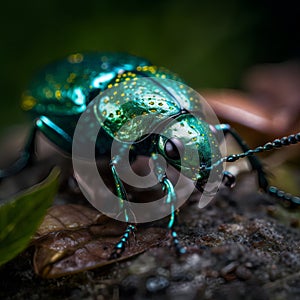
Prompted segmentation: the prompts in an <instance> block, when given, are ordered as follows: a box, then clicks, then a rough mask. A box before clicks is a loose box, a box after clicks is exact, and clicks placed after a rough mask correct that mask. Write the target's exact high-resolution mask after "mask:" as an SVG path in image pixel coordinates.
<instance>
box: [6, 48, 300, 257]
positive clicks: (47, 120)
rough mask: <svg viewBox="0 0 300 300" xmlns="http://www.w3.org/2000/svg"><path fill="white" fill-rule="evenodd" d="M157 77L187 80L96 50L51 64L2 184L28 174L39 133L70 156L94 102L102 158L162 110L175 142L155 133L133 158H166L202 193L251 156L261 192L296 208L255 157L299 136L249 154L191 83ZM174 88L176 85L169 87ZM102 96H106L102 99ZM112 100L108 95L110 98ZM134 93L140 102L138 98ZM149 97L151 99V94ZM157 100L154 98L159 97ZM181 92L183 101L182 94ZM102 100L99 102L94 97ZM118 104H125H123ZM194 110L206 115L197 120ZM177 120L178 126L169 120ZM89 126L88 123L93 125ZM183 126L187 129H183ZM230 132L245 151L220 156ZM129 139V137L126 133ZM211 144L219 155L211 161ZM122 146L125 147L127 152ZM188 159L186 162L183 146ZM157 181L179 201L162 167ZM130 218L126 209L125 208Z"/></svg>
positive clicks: (33, 95)
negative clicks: (227, 166) (209, 115)
mask: <svg viewBox="0 0 300 300" xmlns="http://www.w3.org/2000/svg"><path fill="white" fill-rule="evenodd" d="M145 77H146V78H150V81H149V82H150V83H149V84H148V85H147V86H144V85H143V84H142V85H141V86H140V88H141V87H142V90H141V91H140V93H139V94H137V93H133V94H132V91H134V90H135V89H136V87H135V85H136V84H137V85H138V82H139V81H138V79H139V78H145ZM159 79H169V80H170V81H167V82H173V81H174V82H177V83H178V82H179V83H180V82H182V80H181V79H180V78H179V77H178V76H177V75H175V74H173V73H171V72H170V71H168V70H166V69H164V68H158V67H156V66H153V65H152V64H151V63H150V62H149V61H148V60H146V59H143V58H138V57H135V56H132V55H128V54H121V53H90V54H81V53H77V54H73V55H70V56H68V57H67V58H66V59H64V60H62V61H58V62H57V63H56V64H53V65H50V66H49V67H47V68H45V69H44V70H43V71H42V72H40V73H39V74H38V75H37V76H36V77H35V78H34V80H33V81H32V84H31V86H30V87H29V89H28V90H27V91H26V92H25V93H24V95H23V99H22V108H23V110H25V111H27V112H29V114H30V115H31V117H32V119H34V120H35V121H34V126H33V129H32V131H31V134H30V136H29V138H28V141H27V143H26V145H25V147H24V149H23V151H22V153H21V156H20V158H19V159H18V160H17V161H16V162H15V163H14V164H13V165H11V167H9V168H7V169H4V170H0V179H1V178H5V177H8V176H10V175H13V174H15V173H17V172H18V171H20V170H22V169H23V168H24V167H25V166H26V165H28V163H30V161H31V160H32V157H33V153H34V151H33V150H34V145H35V135H36V132H37V131H40V132H42V133H43V134H44V135H45V136H46V137H47V138H48V139H49V140H50V141H52V142H53V143H54V144H55V145H57V146H58V147H59V148H60V149H61V150H63V151H65V152H67V153H69V154H71V153H72V139H73V135H74V131H75V128H76V126H77V122H78V120H79V118H80V116H81V114H82V113H83V112H85V110H86V109H87V107H88V105H89V103H90V102H91V101H92V100H93V99H96V100H95V101H94V103H93V109H94V114H95V116H96V118H97V119H98V120H99V122H101V123H102V128H101V132H100V139H99V142H98V143H97V154H98V155H99V156H100V155H108V154H109V151H110V148H111V144H112V141H113V140H114V139H117V140H118V141H119V142H120V144H121V145H122V142H124V141H126V139H127V138H128V139H130V138H131V134H130V132H125V133H124V132H121V133H122V134H121V133H120V132H119V130H120V128H121V127H122V125H124V124H125V123H126V122H127V121H128V120H129V119H130V118H132V117H133V116H136V115H139V116H143V115H151V114H152V113H153V114H156V113H159V115H160V116H163V118H162V119H161V120H159V121H157V124H156V125H157V126H161V130H162V131H169V132H170V133H171V134H172V137H171V138H166V136H164V135H163V134H162V135H160V134H150V135H147V137H145V138H143V139H140V140H136V141H135V143H134V150H133V151H132V153H131V154H132V160H134V159H135V158H136V157H137V156H138V155H140V154H142V155H146V156H153V155H155V154H160V155H162V156H163V157H164V158H165V160H166V161H167V163H168V164H170V165H171V166H173V167H174V168H175V169H178V170H180V171H181V172H183V174H184V175H186V176H187V177H189V178H191V179H193V180H194V181H196V182H197V184H196V186H197V187H198V189H200V190H201V189H202V188H203V186H204V185H205V182H206V180H207V178H208V176H209V173H210V171H211V170H212V169H216V171H217V173H218V172H219V175H220V176H223V180H224V183H225V185H227V186H233V184H234V176H233V175H232V174H230V173H229V172H227V171H225V172H222V168H221V166H222V163H223V162H234V161H236V160H238V159H240V158H243V157H248V159H249V162H250V164H251V167H252V169H253V170H256V171H257V173H258V184H259V187H260V188H261V189H262V190H264V191H265V192H267V193H270V194H272V195H274V196H277V197H279V198H283V199H286V200H288V201H290V202H291V203H293V204H300V199H299V198H298V197H294V196H291V195H289V194H285V193H283V192H282V191H279V190H278V189H276V188H274V187H270V186H269V183H268V180H267V178H266V176H265V173H264V170H263V167H262V164H261V162H260V161H259V159H258V158H257V157H256V156H255V154H256V153H259V152H263V151H268V150H272V149H275V148H280V147H281V146H286V145H290V144H295V143H297V142H299V141H300V133H298V134H295V135H291V136H289V137H288V138H286V137H284V138H281V139H276V140H274V141H273V142H271V143H267V144H265V145H264V146H262V147H257V148H256V149H254V150H251V149H249V147H248V146H247V145H246V143H245V142H244V141H243V140H242V138H241V137H240V136H239V135H238V134H237V133H236V132H235V131H234V130H233V129H232V128H231V127H230V126H229V125H228V124H218V125H211V124H208V123H207V121H206V119H205V116H203V115H201V110H202V107H201V103H200V102H199V101H197V99H195V97H194V96H195V95H194V94H193V90H192V89H189V88H187V87H186V86H185V85H183V84H182V85H180V84H179V85H178V84H177V85H176V86H175V85H174V87H173V89H170V87H169V86H168V85H166V84H164V83H161V81H159ZM121 84H123V85H127V86H128V87H129V88H128V89H127V90H128V91H129V92H128V93H127V94H126V91H125V93H123V95H122V94H121V95H115V94H111V95H110V94H109V89H112V88H113V87H116V86H118V85H121ZM171 85H172V83H171ZM104 91H108V93H105V94H104V95H105V96H102V93H103V92H104ZM107 94H108V95H110V97H109V96H107ZM133 95H134V97H133ZM149 95H150V96H149ZM153 95H154V96H153ZM178 95H179V96H178ZM95 97H96V98H95ZM120 99H125V100H124V101H120ZM192 112H198V113H200V115H201V117H199V118H197V117H195V116H194V115H193V114H192ZM170 120H175V121H176V124H175V125H174V123H172V122H169V121H170ZM87 122H88V121H87ZM178 123H179V124H180V126H181V127H182V128H183V130H177V128H176V126H178ZM220 132H222V133H224V134H225V135H227V134H230V135H232V136H233V138H234V139H235V140H236V141H237V142H238V144H239V145H240V146H241V148H242V150H243V153H240V154H235V155H229V156H225V157H222V155H221V152H220V151H219V149H218V148H217V145H218V138H219V134H218V133H220ZM126 134H128V137H127V136H126ZM190 144H192V145H193V146H194V147H196V149H197V151H198V159H199V160H200V164H198V165H195V161H194V160H193V159H191V157H189V155H188V153H189V152H188V150H189V145H190ZM212 144H214V145H216V146H215V147H216V149H214V150H213V151H214V158H212V154H211V153H212V149H211V148H212V146H211V145H212ZM121 148H122V147H121ZM183 148H186V149H185V150H187V151H185V152H184V153H185V155H186V156H187V157H181V154H182V149H183ZM121 158H122V155H121V153H120V155H119V156H117V157H113V158H112V159H111V163H110V168H111V172H112V175H113V178H114V181H115V186H116V192H117V195H118V197H119V198H120V203H122V202H123V201H126V200H127V196H126V191H125V189H124V186H123V184H122V181H121V179H120V177H119V175H118V172H117V170H116V168H115V166H116V164H117V163H118V160H119V159H121ZM181 159H185V160H186V161H188V167H186V168H183V169H182V166H181V161H182V160H181ZM157 176H158V180H159V182H160V183H161V185H162V188H163V189H164V190H165V191H166V193H167V196H168V197H167V199H169V201H170V202H175V201H176V194H175V191H174V188H173V185H172V182H171V181H170V180H169V179H168V177H167V176H166V174H165V173H164V170H162V171H160V172H158V174H157ZM123 213H124V215H125V219H126V216H127V214H128V213H129V212H128V211H126V210H124V212H123ZM175 216H176V215H175V210H174V205H171V210H170V221H169V224H168V228H169V230H170V233H171V237H172V241H173V245H174V247H175V250H176V252H177V253H179V254H180V253H184V252H185V248H183V247H182V246H181V245H180V243H179V241H178V238H177V233H176V231H175V230H174V224H175ZM134 230H135V224H129V225H128V227H127V229H126V231H125V233H124V235H123V236H122V237H121V239H120V241H119V242H118V243H117V244H116V245H115V248H114V251H113V253H112V254H111V258H114V257H118V256H120V255H121V253H122V252H123V251H124V249H125V246H126V243H127V241H128V238H129V235H130V234H131V233H132V232H133V231H134Z"/></svg>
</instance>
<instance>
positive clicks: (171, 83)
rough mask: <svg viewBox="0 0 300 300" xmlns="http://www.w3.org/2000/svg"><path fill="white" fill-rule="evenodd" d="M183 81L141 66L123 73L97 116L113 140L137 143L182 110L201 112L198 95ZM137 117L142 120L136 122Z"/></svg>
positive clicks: (97, 107) (106, 94) (107, 92)
mask: <svg viewBox="0 0 300 300" xmlns="http://www.w3.org/2000/svg"><path fill="white" fill-rule="evenodd" d="M180 82H182V80H181V79H180V78H179V77H177V76H176V75H175V74H173V73H171V72H169V71H167V70H166V69H164V68H158V67H155V66H144V67H140V66H139V67H137V69H136V70H135V71H131V72H126V73H123V74H119V75H118V76H117V78H116V79H115V80H114V82H113V83H111V84H109V85H108V89H107V90H105V91H104V92H103V93H102V94H100V95H99V98H98V99H96V101H95V106H94V112H95V115H96V116H97V119H98V120H99V122H100V123H102V124H103V127H104V128H105V131H106V132H107V133H108V134H110V136H111V137H113V138H115V139H117V140H118V141H121V142H133V141H135V140H136V139H137V138H138V137H141V136H142V135H143V134H147V133H149V132H151V130H153V129H154V128H155V127H156V126H157V125H158V124H159V123H161V122H162V121H164V120H166V119H167V118H168V117H171V116H174V115H176V114H179V113H180V112H181V110H182V109H186V110H189V111H200V110H201V105H200V101H197V100H199V99H197V95H195V92H194V91H193V90H192V89H191V88H188V87H187V86H186V85H184V84H180ZM147 116H151V117H152V118H147ZM136 117H141V118H140V120H139V119H136V120H135V118H136ZM124 125H125V126H124ZM123 126H124V127H123ZM122 127H123V128H122Z"/></svg>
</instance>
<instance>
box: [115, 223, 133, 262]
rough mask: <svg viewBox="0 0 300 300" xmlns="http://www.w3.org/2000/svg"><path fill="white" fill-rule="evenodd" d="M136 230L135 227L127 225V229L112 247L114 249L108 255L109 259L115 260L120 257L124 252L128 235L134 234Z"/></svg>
mask: <svg viewBox="0 0 300 300" xmlns="http://www.w3.org/2000/svg"><path fill="white" fill-rule="evenodd" d="M135 230H136V226H135V225H132V224H129V225H127V228H126V230H125V232H124V234H123V235H122V237H121V238H120V240H119V242H118V243H117V244H116V245H115V246H114V249H113V251H112V253H111V254H110V257H109V259H117V258H118V257H120V256H121V254H122V253H123V252H124V250H125V248H126V244H127V243H128V241H129V237H130V234H134V231H135Z"/></svg>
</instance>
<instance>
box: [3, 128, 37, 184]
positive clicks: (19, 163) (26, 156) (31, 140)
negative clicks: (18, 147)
mask: <svg viewBox="0 0 300 300" xmlns="http://www.w3.org/2000/svg"><path fill="white" fill-rule="evenodd" d="M36 132H37V127H36V126H34V127H33V128H32V129H31V131H30V133H29V136H28V138H27V142H26V145H25V147H24V149H23V150H22V152H21V155H20V157H19V158H18V159H17V160H16V161H15V162H14V163H13V164H12V165H11V166H9V167H8V168H6V169H2V170H0V180H1V179H4V178H6V177H9V176H12V175H14V174H16V173H18V172H20V171H21V170H23V169H24V168H25V167H26V166H27V165H28V164H29V163H30V162H31V160H32V157H33V155H34V152H35V136H36Z"/></svg>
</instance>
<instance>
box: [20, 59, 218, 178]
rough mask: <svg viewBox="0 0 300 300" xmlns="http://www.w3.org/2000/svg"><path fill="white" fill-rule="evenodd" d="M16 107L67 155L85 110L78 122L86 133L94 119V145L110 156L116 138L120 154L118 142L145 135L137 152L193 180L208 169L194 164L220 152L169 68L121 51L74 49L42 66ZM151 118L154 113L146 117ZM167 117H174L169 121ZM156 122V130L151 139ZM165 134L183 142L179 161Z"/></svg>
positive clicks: (189, 93)
mask: <svg viewBox="0 0 300 300" xmlns="http://www.w3.org/2000/svg"><path fill="white" fill-rule="evenodd" d="M93 99H94V102H93V104H92V106H90V107H89V108H88V109H87V105H88V104H89V102H90V101H91V100H93ZM22 108H23V109H24V110H26V111H28V112H29V113H30V114H31V115H32V116H33V118H39V121H38V123H37V126H38V127H39V129H40V130H41V131H42V132H43V133H44V134H45V135H46V137H47V138H49V139H50V140H51V141H52V142H54V143H55V144H56V145H58V146H59V147H60V148H61V149H62V150H65V151H67V152H69V153H71V151H72V150H71V149H72V138H73V134H74V131H75V128H76V126H77V122H78V119H79V117H80V115H81V114H82V113H83V112H84V111H87V112H89V114H90V112H91V114H90V115H89V116H88V117H86V119H85V120H84V122H83V125H84V126H85V127H84V128H86V129H87V133H86V134H87V138H89V137H88V136H89V130H90V131H91V133H90V136H91V137H92V135H93V133H92V132H93V130H92V128H96V126H95V125H96V124H94V122H99V123H100V124H101V126H102V128H101V131H100V133H99V139H98V141H97V146H96V148H97V151H96V153H98V154H107V153H109V152H110V149H111V143H112V141H113V139H116V140H117V141H118V142H119V143H120V147H119V149H120V155H119V156H122V154H121V153H122V151H121V150H122V149H123V148H124V147H125V148H126V147H127V146H125V144H124V142H125V143H126V142H136V141H137V140H138V139H139V138H141V137H142V136H143V135H144V134H146V135H147V134H148V138H146V140H145V141H143V142H139V143H136V147H135V148H136V155H139V154H143V155H148V156H151V155H152V154H153V153H160V154H162V155H163V156H164V157H165V158H166V160H167V161H168V163H170V164H171V165H172V166H174V167H175V168H177V169H181V171H182V172H183V173H184V175H186V176H188V177H189V178H192V179H193V180H199V179H205V178H207V176H208V173H207V172H202V173H199V162H200V164H204V165H207V166H209V165H210V164H211V160H213V161H215V160H217V159H218V157H220V152H219V150H218V148H217V143H216V140H215V137H214V136H213V134H212V132H211V130H210V128H209V126H208V124H207V123H206V122H205V120H204V118H202V117H200V118H197V117H194V116H192V115H191V114H190V113H188V112H200V114H201V112H202V106H201V99H199V96H198V95H197V94H196V93H195V92H194V91H193V90H192V89H191V88H189V87H187V86H186V85H184V84H183V82H182V80H181V79H180V78H179V77H178V76H176V75H175V74H173V73H171V72H170V71H168V70H166V69H164V68H158V67H156V66H153V65H151V64H150V63H149V62H148V61H147V60H145V59H142V58H138V57H135V56H131V55H127V54H116V53H94V54H85V55H84V54H79V53H78V54H74V55H71V56H69V57H68V58H67V59H65V60H63V61H60V62H57V63H56V64H53V65H51V66H49V67H47V68H46V69H44V70H43V71H42V72H41V73H40V74H38V76H37V77H36V78H35V79H34V80H33V82H32V84H31V86H30V88H29V89H28V91H26V92H25V93H24V96H23V99H22ZM149 116H150V117H154V118H150V119H149V121H148V122H147V120H148V119H147V117H149ZM136 117H140V119H139V120H138V119H136ZM170 119H174V120H175V121H176V122H170V123H168V121H169V120H170ZM166 121H167V122H166ZM165 122H166V123H165ZM124 125H125V126H124ZM159 126H160V127H161V130H163V131H162V132H161V134H153V135H152V136H151V134H150V136H149V133H151V130H153V129H155V128H157V127H159ZM166 137H169V138H170V137H175V138H178V139H180V140H181V141H182V144H183V145H185V150H186V151H185V155H184V157H182V158H181V159H182V160H181V161H175V160H172V159H170V158H169V157H168V156H167V155H166V153H165V152H164V146H165V143H166V141H167V139H166ZM139 146H140V147H139ZM192 148H194V149H195V148H196V149H197V153H198V155H196V156H195V155H194V154H195V153H194V152H192V151H190V150H191V149H192ZM142 152H143V153H142ZM124 153H125V152H124ZM214 156H215V157H214ZM182 165H183V166H182Z"/></svg>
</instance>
